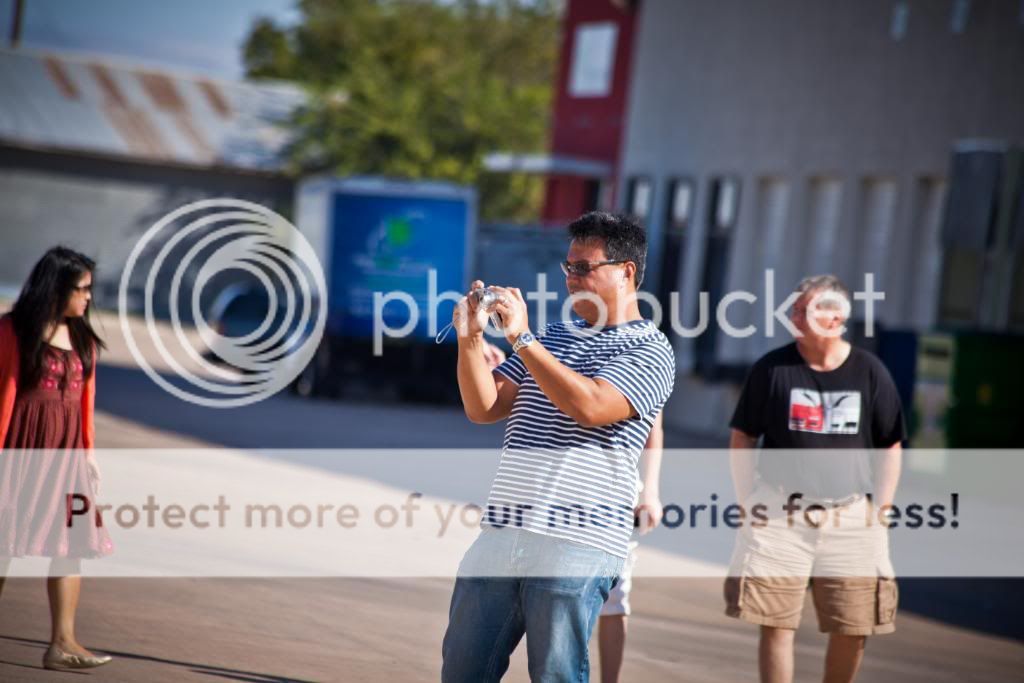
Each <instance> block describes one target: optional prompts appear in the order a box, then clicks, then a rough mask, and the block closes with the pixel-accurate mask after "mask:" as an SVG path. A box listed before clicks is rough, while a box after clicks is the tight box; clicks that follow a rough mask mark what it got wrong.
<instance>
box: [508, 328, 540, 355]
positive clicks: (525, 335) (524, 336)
mask: <svg viewBox="0 0 1024 683" xmlns="http://www.w3.org/2000/svg"><path fill="white" fill-rule="evenodd" d="M535 341H537V338H536V337H534V336H533V333H532V332H530V331H529V330H527V331H526V332H520V333H519V336H518V337H516V341H515V343H514V344H512V352H513V353H519V352H520V351H521V350H523V349H525V348H526V347H527V346H529V345H530V344H532V343H533V342H535Z"/></svg>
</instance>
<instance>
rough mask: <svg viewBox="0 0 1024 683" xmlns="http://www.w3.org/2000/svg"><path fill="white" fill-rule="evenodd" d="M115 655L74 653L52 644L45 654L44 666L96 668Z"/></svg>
mask: <svg viewBox="0 0 1024 683" xmlns="http://www.w3.org/2000/svg"><path fill="white" fill-rule="evenodd" d="M112 659H113V657H110V656H107V655H104V656H102V657H93V656H89V655H74V654H71V653H70V652H64V650H61V649H60V648H58V647H54V646H52V645H51V646H50V647H49V648H47V650H46V654H44V655H43V668H44V669H53V670H56V671H60V670H61V669H94V668H96V667H97V666H103V665H104V664H107V663H109V662H110V661H111V660H112Z"/></svg>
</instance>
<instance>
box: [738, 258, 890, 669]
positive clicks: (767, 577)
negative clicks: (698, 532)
mask: <svg viewBox="0 0 1024 683" xmlns="http://www.w3.org/2000/svg"><path fill="white" fill-rule="evenodd" d="M797 289H798V291H799V292H800V297H799V298H798V299H797V301H796V303H795V304H794V306H793V309H792V311H791V314H790V319H791V321H792V323H793V327H794V328H796V331H797V335H796V342H794V343H791V344H789V345H787V346H784V347H782V348H779V349H776V350H774V351H772V352H770V353H768V354H766V355H765V356H764V357H762V358H761V359H760V360H758V361H757V363H755V364H754V366H753V368H752V369H751V371H750V374H749V376H748V377H747V381H746V383H745V385H744V387H743V391H742V393H741V395H740V399H739V403H738V405H737V406H736V412H735V414H734V415H733V418H732V421H731V423H730V427H731V428H732V431H731V438H730V444H729V445H730V451H731V455H730V465H731V468H732V474H733V483H734V486H735V488H736V495H737V496H738V499H739V500H740V501H742V502H743V503H744V507H745V508H746V509H747V510H748V511H750V510H752V509H753V508H755V507H756V506H758V505H761V506H764V507H763V510H764V511H765V514H766V517H767V518H768V519H767V520H766V523H765V524H764V525H759V524H750V525H747V526H744V527H743V528H742V529H741V531H740V533H739V535H738V537H737V543H736V549H735V551H734V553H733V561H732V566H731V568H730V572H729V574H730V575H729V577H728V578H727V579H726V585H725V597H726V603H727V606H726V614H728V615H729V616H733V617H737V618H740V619H743V620H745V621H748V622H751V623H755V624H759V625H760V626H761V645H760V648H759V660H760V661H759V664H760V671H761V678H762V681H770V682H772V683H779V682H787V681H791V680H792V676H793V634H794V632H795V629H796V628H797V626H798V624H799V621H800V613H801V609H802V605H803V600H804V597H805V595H806V591H807V586H808V583H809V582H810V585H811V588H812V591H813V594H814V604H815V607H816V610H817V613H818V623H819V627H820V629H821V631H823V632H827V633H829V645H828V654H827V656H826V664H825V666H826V672H825V680H827V681H840V680H842V681H852V680H853V679H854V677H855V676H856V673H857V670H858V669H859V667H860V663H861V659H862V657H863V650H864V642H865V637H866V636H868V635H873V634H879V633H891V632H892V631H893V630H894V626H893V619H894V617H895V611H896V585H895V581H894V580H893V578H892V576H893V573H892V566H891V563H890V561H889V557H888V538H887V535H886V532H885V525H884V521H885V519H884V517H881V518H879V520H878V521H874V520H875V509H886V508H884V506H886V505H888V504H891V503H892V498H893V495H894V494H895V489H896V483H897V480H898V478H899V468H900V457H901V451H900V449H901V442H902V441H903V440H904V439H905V438H906V433H905V428H904V424H903V412H902V409H901V406H900V400H899V395H898V393H897V391H896V387H895V385H894V383H893V381H892V378H891V377H890V375H889V373H888V371H887V370H886V369H885V366H883V365H882V363H881V362H880V361H879V360H878V359H877V358H876V357H875V356H873V355H872V354H870V353H868V352H866V351H863V350H861V349H856V348H853V347H852V346H851V345H850V343H849V342H847V341H845V340H843V339H842V337H841V334H842V331H843V330H844V329H845V328H844V324H845V322H846V320H847V318H848V315H849V311H850V296H849V292H848V291H847V289H846V288H845V287H844V286H843V285H842V283H841V282H840V281H839V280H838V278H836V277H835V276H832V275H822V276H815V277H811V278H806V279H805V280H803V281H802V282H801V283H800V284H799V285H798V287H797ZM759 440H761V441H762V449H761V450H760V451H758V452H756V453H755V451H753V450H752V449H753V448H754V447H755V446H756V445H757V443H758V441H759ZM780 449H801V450H799V451H797V452H788V451H783V450H780ZM755 460H756V465H755ZM868 494H871V495H868ZM812 513H813V514H812ZM794 518H795V520H796V521H795V522H794ZM752 521H753V520H752ZM873 521H874V523H872V522H873Z"/></svg>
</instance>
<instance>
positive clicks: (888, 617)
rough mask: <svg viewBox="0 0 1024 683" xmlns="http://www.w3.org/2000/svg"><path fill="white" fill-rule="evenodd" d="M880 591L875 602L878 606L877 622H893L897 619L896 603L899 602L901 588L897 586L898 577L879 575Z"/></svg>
mask: <svg viewBox="0 0 1024 683" xmlns="http://www.w3.org/2000/svg"><path fill="white" fill-rule="evenodd" d="M876 590H877V591H878V594H877V597H876V600H875V604H876V605H877V606H878V613H877V614H876V615H875V616H876V619H877V624H878V625H879V626H881V625H883V624H891V623H892V622H893V621H895V619H896V605H897V603H898V602H899V589H898V588H897V587H896V579H892V578H887V577H884V576H879V577H878V588H877V589H876Z"/></svg>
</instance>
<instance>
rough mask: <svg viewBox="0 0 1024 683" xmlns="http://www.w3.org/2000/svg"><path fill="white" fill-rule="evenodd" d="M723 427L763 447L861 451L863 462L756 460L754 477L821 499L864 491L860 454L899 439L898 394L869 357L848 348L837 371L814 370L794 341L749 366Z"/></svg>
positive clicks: (865, 469)
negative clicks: (758, 440)
mask: <svg viewBox="0 0 1024 683" xmlns="http://www.w3.org/2000/svg"><path fill="white" fill-rule="evenodd" d="M729 426H731V427H732V428H733V429H738V430H740V431H742V432H744V433H746V434H748V435H749V436H752V437H763V443H762V446H763V447H764V448H799V449H803V448H813V449H829V450H831V449H851V448H853V449H864V453H863V457H860V456H857V455H853V454H850V453H849V452H847V453H845V454H835V455H834V456H833V457H830V458H829V462H827V463H823V462H821V461H820V458H817V459H815V460H813V461H811V460H808V459H801V458H800V457H799V456H791V455H786V456H785V457H784V458H771V457H767V454H762V457H760V458H759V463H758V474H759V475H760V476H761V478H762V479H764V480H766V481H768V482H771V483H774V484H778V485H781V486H783V487H785V488H792V487H793V486H798V487H803V489H804V491H803V492H804V493H805V494H806V495H817V496H824V497H841V496H844V495H847V494H849V493H854V492H857V493H860V492H867V491H870V486H871V482H870V467H869V465H868V458H867V449H876V448H888V447H890V446H892V445H893V444H895V443H898V442H900V441H903V440H904V439H905V438H906V428H905V427H904V423H903V409H902V407H901V405H900V398H899V393H898V392H897V390H896V385H895V384H894V383H893V381H892V377H891V376H890V375H889V371H888V370H886V368H885V366H884V365H882V362H881V361H880V360H878V358H877V357H875V356H874V355H872V354H871V353H869V352H867V351H864V350H863V349H858V348H856V347H853V348H852V349H851V350H850V355H849V356H848V357H847V359H846V360H845V361H844V362H843V364H842V365H840V366H839V367H838V368H836V369H834V370H831V371H829V372H818V371H816V370H812V369H811V367H810V366H809V365H807V363H806V361H804V359H803V356H801V355H800V352H799V351H798V350H797V347H796V343H795V342H794V343H791V344H787V345H786V346H783V347H782V348H779V349H775V350H774V351H771V352H769V353H767V354H765V355H764V356H763V357H762V358H761V359H760V360H758V361H757V362H756V363H755V364H754V367H753V368H751V370H750V374H749V375H748V376H747V381H746V383H745V384H744V386H743V392H742V393H741V394H740V399H739V403H738V404H737V405H736V412H735V413H734V414H733V417H732V421H731V422H730V423H729Z"/></svg>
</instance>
